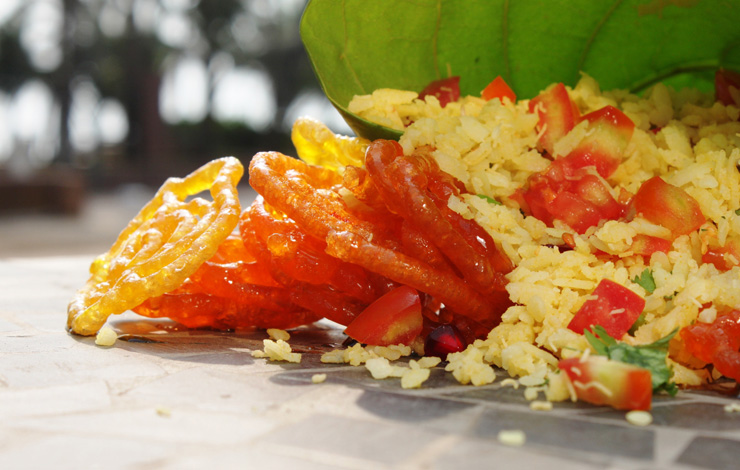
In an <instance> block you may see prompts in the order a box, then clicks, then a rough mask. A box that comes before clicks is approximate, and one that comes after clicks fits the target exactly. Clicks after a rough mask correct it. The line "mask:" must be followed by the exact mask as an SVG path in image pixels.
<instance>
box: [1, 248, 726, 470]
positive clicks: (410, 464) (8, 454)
mask: <svg viewBox="0 0 740 470" xmlns="http://www.w3.org/2000/svg"><path fill="white" fill-rule="evenodd" d="M90 261H91V258H90V257H80V258H74V257H72V258H36V259H12V260H5V261H0V468H2V469H5V468H8V469H10V468H12V469H16V468H20V469H23V468H54V469H67V468H69V469H78V468H95V467H99V468H113V469H115V468H143V469H148V468H157V469H191V468H193V469H194V468H209V467H212V468H301V469H329V470H332V469H362V468H368V469H391V468H394V469H395V468H401V469H441V470H447V469H450V470H453V469H455V470H456V469H459V468H502V467H501V465H504V464H505V465H506V467H507V468H509V467H513V468H548V469H559V468H566V469H568V470H573V469H575V470H580V469H587V468H588V469H591V468H593V469H597V468H599V469H600V468H619V469H635V470H637V469H648V468H650V469H653V468H660V469H662V468H665V469H674V468H678V469H691V468H734V467H736V466H737V462H739V461H740V413H736V412H730V411H727V410H726V409H725V405H728V404H736V403H738V401H737V400H738V399H737V397H735V396H733V395H722V394H719V393H712V392H686V391H684V392H681V393H680V394H679V395H678V396H677V397H675V398H671V397H656V400H655V405H654V409H653V411H652V414H653V418H654V422H653V424H652V425H650V426H647V427H635V426H633V425H631V424H629V423H628V422H627V421H626V420H625V413H624V412H621V411H615V410H611V409H608V408H604V407H594V406H591V405H588V404H584V403H570V402H564V403H557V404H555V407H554V409H553V410H552V411H533V410H531V409H530V406H529V405H530V402H529V401H528V400H527V399H526V398H525V397H524V394H523V389H514V388H512V387H510V386H507V385H505V383H504V382H503V380H502V379H503V378H504V375H503V374H500V375H501V377H499V379H498V380H497V381H496V382H494V383H493V384H491V385H487V386H484V387H472V386H463V385H460V384H458V383H457V382H456V381H455V380H454V378H453V377H452V376H451V375H450V374H449V373H446V372H445V371H444V370H443V368H442V367H437V368H435V369H434V370H432V373H431V376H430V379H429V380H428V381H427V382H425V383H424V386H423V387H422V388H421V389H417V390H403V389H402V388H401V386H400V381H399V379H395V378H390V379H386V380H381V381H378V380H374V379H373V378H372V377H371V375H370V373H369V372H368V371H367V370H366V369H365V368H364V367H353V366H350V365H346V364H324V363H322V362H321V360H320V357H321V354H322V353H323V352H326V351H329V350H332V349H334V348H338V347H341V345H342V342H343V341H344V339H345V337H344V335H343V333H342V332H341V330H340V329H337V328H334V327H332V326H331V325H330V324H325V323H320V324H317V325H315V326H312V327H310V328H302V329H298V330H295V331H293V332H291V335H292V338H291V340H290V343H291V345H292V346H293V349H294V351H296V352H300V353H301V354H302V355H303V360H302V361H301V363H300V364H289V363H276V362H271V361H268V360H265V359H256V358H254V357H252V355H251V351H254V350H256V349H262V347H263V340H264V339H265V338H267V335H266V334H265V332H262V331H237V332H215V331H189V330H185V329H183V328H181V327H179V326H178V325H176V324H174V323H172V322H170V321H169V320H150V319H142V318H140V317H138V316H136V315H134V314H132V313H126V314H123V315H120V316H116V317H115V318H111V319H110V320H109V324H110V325H111V326H112V327H113V328H115V329H116V331H117V332H118V333H119V334H120V335H121V339H120V340H119V341H118V342H117V343H116V344H115V345H114V346H113V347H110V348H103V347H99V346H96V345H95V342H94V338H80V337H76V336H70V335H69V334H68V333H67V332H66V331H65V330H64V324H65V320H66V313H65V310H66V304H67V302H68V301H69V299H70V298H71V297H72V295H73V294H74V291H75V289H76V288H78V287H79V286H80V285H81V283H82V282H84V280H85V278H86V273H87V267H88V265H89V263H90ZM317 373H323V374H326V376H327V378H326V381H325V382H323V383H319V384H316V383H313V381H312V377H313V376H314V375H315V374H317ZM511 430H515V431H522V432H523V433H524V436H525V441H524V442H523V443H522V445H521V446H511V445H507V444H506V443H505V442H503V441H501V440H500V439H499V436H500V433H501V432H502V431H504V432H505V431H511Z"/></svg>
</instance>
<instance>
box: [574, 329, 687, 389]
mask: <svg viewBox="0 0 740 470" xmlns="http://www.w3.org/2000/svg"><path fill="white" fill-rule="evenodd" d="M677 332H678V329H675V330H673V331H672V332H671V333H669V334H668V335H667V336H665V337H663V338H661V339H659V340H658V341H655V342H654V343H650V344H645V345H639V346H632V345H630V344H627V343H623V342H619V341H617V340H615V339H614V338H612V337H611V336H609V333H607V332H606V330H605V329H604V327H602V326H598V325H597V326H595V327H594V333H593V334H591V333H590V332H589V331H584V332H583V334H584V335H585V336H586V339H587V340H588V342H589V344H590V345H591V346H592V347H593V348H594V350H595V351H596V354H598V355H600V356H606V357H608V358H609V359H612V360H615V361H620V362H625V363H627V364H632V365H635V366H638V367H642V368H644V369H648V370H649V371H650V376H651V379H652V384H653V391H659V390H664V391H666V392H668V393H669V394H671V395H675V393H676V391H677V387H676V384H674V383H672V382H671V381H670V379H671V376H672V375H673V372H672V371H671V369H670V368H669V367H668V364H667V363H666V357H667V356H668V343H670V341H671V339H672V338H673V336H675V335H676V333H677Z"/></svg>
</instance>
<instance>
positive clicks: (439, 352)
mask: <svg viewBox="0 0 740 470" xmlns="http://www.w3.org/2000/svg"><path fill="white" fill-rule="evenodd" d="M466 346H467V345H466V344H465V341H464V340H463V337H462V335H461V334H460V331H459V330H458V329H457V328H455V327H454V326H453V325H439V326H438V327H436V328H434V329H433V330H432V331H430V332H429V334H428V335H427V339H426V341H424V355H425V356H437V357H440V358H442V359H445V358H446V357H447V355H448V354H450V353H453V352H460V351H462V350H464V349H465V347H466Z"/></svg>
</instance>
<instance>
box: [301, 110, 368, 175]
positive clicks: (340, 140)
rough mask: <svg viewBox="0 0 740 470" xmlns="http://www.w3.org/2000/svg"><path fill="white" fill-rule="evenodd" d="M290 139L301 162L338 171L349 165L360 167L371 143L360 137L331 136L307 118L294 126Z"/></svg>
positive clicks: (314, 121) (322, 127)
mask: <svg viewBox="0 0 740 470" xmlns="http://www.w3.org/2000/svg"><path fill="white" fill-rule="evenodd" d="M290 137H291V139H292V141H293V145H294V146H295V148H296V151H297V152H298V157H299V158H300V159H301V160H303V161H304V162H306V163H308V164H309V165H319V166H322V167H324V168H328V169H330V170H334V171H339V172H341V171H343V169H344V167H346V166H348V165H355V166H362V165H363V163H364V161H365V149H367V146H368V145H369V144H370V142H369V141H368V140H366V139H362V138H359V137H346V136H342V135H337V134H334V133H333V132H332V131H331V130H330V129H329V128H328V127H326V125H324V124H323V123H321V122H319V121H317V120H315V119H311V118H306V117H304V118H300V119H298V120H297V121H296V122H295V123H293V130H292V132H291V135H290Z"/></svg>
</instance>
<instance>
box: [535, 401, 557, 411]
mask: <svg viewBox="0 0 740 470" xmlns="http://www.w3.org/2000/svg"><path fill="white" fill-rule="evenodd" d="M529 409H530V410H534V411H552V402H551V401H544V400H534V401H532V402H531V403H530V404H529Z"/></svg>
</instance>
